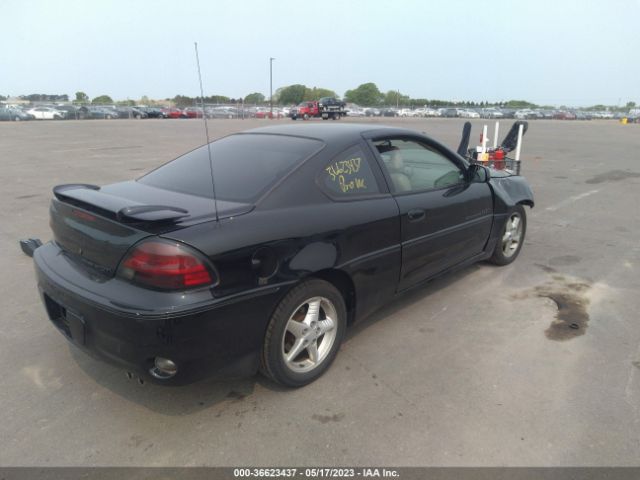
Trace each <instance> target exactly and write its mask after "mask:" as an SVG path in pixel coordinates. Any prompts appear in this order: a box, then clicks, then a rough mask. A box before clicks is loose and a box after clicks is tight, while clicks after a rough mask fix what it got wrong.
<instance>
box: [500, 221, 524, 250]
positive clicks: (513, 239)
mask: <svg viewBox="0 0 640 480" xmlns="http://www.w3.org/2000/svg"><path fill="white" fill-rule="evenodd" d="M521 241H522V218H521V217H520V214H519V213H518V212H515V213H512V214H511V216H510V217H509V220H507V224H506V225H505V228H504V235H503V236H502V254H503V255H504V256H505V258H510V257H511V256H513V255H514V254H515V253H516V252H517V251H518V247H519V246H520V242H521Z"/></svg>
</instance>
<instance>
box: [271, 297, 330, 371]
mask: <svg viewBox="0 0 640 480" xmlns="http://www.w3.org/2000/svg"><path fill="white" fill-rule="evenodd" d="M336 326H337V312H336V307H335V306H334V305H333V303H332V302H331V301H330V300H329V299H328V298H326V297H312V298H309V299H307V300H305V301H304V302H303V303H302V304H301V305H300V306H298V308H296V309H295V311H294V312H293V314H292V315H291V316H290V317H289V321H288V322H287V325H286V328H285V332H284V335H283V337H282V348H281V351H282V357H283V359H284V363H285V365H286V366H287V367H288V368H289V369H290V370H292V371H294V372H297V373H305V372H310V371H312V370H314V369H315V368H317V367H318V366H319V365H320V364H322V362H323V361H324V360H325V359H326V358H327V356H328V355H329V352H330V351H331V348H332V347H333V344H334V342H335V339H336Z"/></svg>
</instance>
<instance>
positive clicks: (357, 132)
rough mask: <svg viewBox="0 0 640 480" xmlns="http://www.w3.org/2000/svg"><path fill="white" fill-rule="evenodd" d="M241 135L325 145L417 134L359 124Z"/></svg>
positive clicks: (266, 129) (299, 125)
mask: <svg viewBox="0 0 640 480" xmlns="http://www.w3.org/2000/svg"><path fill="white" fill-rule="evenodd" d="M242 133H245V134H246V133H261V134H271V135H289V136H297V137H308V138H315V139H318V140H321V141H323V142H325V143H327V144H333V143H346V142H353V141H354V139H355V138H357V137H360V136H362V135H365V134H366V136H377V135H416V134H418V135H419V134H420V133H419V132H416V131H413V130H407V129H404V128H396V127H389V126H384V125H375V126H374V125H371V124H360V123H343V124H334V123H325V122H323V123H315V122H309V123H306V122H305V123H295V124H288V125H275V126H270V127H261V128H254V129H251V130H247V131H245V132H242Z"/></svg>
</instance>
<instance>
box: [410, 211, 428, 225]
mask: <svg viewBox="0 0 640 480" xmlns="http://www.w3.org/2000/svg"><path fill="white" fill-rule="evenodd" d="M426 215H427V213H426V212H425V211H424V210H422V209H421V208H416V209H414V210H409V211H408V212H407V217H408V218H409V221H410V222H419V221H420V220H423V219H424V217H425V216H426Z"/></svg>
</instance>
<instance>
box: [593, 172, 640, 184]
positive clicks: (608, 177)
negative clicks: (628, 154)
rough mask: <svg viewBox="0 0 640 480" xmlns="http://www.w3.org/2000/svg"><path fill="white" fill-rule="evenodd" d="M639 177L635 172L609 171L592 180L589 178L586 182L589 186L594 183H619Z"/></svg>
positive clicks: (639, 174)
mask: <svg viewBox="0 0 640 480" xmlns="http://www.w3.org/2000/svg"><path fill="white" fill-rule="evenodd" d="M637 177H640V173H637V172H628V171H625V170H611V171H609V172H604V173H600V174H598V175H596V176H595V177H593V178H590V179H589V180H587V181H586V183H589V184H592V185H593V184H596V183H604V182H619V181H620V180H626V179H627V178H637Z"/></svg>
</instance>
